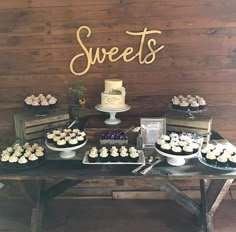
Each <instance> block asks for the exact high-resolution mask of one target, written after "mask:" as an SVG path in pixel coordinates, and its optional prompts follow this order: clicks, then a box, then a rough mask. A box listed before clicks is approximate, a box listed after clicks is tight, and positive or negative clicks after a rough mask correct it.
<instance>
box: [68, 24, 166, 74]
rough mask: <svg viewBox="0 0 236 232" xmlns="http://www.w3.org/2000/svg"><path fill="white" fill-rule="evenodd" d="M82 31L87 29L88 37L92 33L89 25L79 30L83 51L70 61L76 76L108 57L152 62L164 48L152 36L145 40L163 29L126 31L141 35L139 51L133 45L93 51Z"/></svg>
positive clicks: (131, 34)
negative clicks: (145, 48) (146, 50)
mask: <svg viewBox="0 0 236 232" xmlns="http://www.w3.org/2000/svg"><path fill="white" fill-rule="evenodd" d="M82 31H85V32H86V33H87V35H86V36H87V38H89V37H90V35H91V29H90V28H89V27H87V26H81V27H80V28H79V29H78V30H77V33H76V36H77V40H78V43H79V45H80V47H81V48H82V50H83V52H81V53H79V54H77V55H75V56H74V57H73V59H72V60H71V62H70V70H71V72H72V73H73V74H74V75H76V76H82V75H84V74H86V73H87V72H88V71H89V69H90V68H91V66H92V65H94V64H96V62H97V63H100V64H101V63H103V62H104V61H105V60H106V59H108V60H109V61H110V62H116V61H118V60H120V59H123V60H124V62H131V61H132V60H134V59H136V58H137V59H138V61H139V63H140V64H151V63H153V62H154V61H155V59H156V54H157V53H158V52H159V51H160V50H161V49H163V48H164V45H162V46H157V41H156V40H155V39H153V38H150V39H148V40H147V41H146V40H145V37H146V35H151V34H161V31H158V30H150V31H149V30H147V28H144V30H143V31H140V32H131V31H126V34H128V35H130V36H140V44H139V49H138V51H135V49H134V48H133V47H127V48H125V49H123V50H121V49H119V48H118V47H112V48H110V49H106V48H99V47H98V48H96V50H95V51H93V49H94V48H87V47H86V46H85V44H84V43H83V41H82V40H81V32H82ZM145 42H146V44H147V48H148V50H149V52H148V53H147V54H146V55H145V56H143V47H144V43H145ZM81 59H84V61H85V67H83V68H82V69H81V67H80V65H79V64H81V63H84V62H82V60H81ZM76 63H77V65H76Z"/></svg>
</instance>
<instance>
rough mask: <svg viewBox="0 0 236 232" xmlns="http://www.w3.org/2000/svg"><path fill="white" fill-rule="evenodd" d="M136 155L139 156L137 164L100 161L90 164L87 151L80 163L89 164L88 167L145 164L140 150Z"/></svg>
mask: <svg viewBox="0 0 236 232" xmlns="http://www.w3.org/2000/svg"><path fill="white" fill-rule="evenodd" d="M138 154H139V159H138V162H120V161H118V162H110V161H109V162H100V161H97V162H94V163H91V162H89V160H88V151H87V152H86V153H85V155H84V158H83V161H82V163H83V164H89V165H101V164H104V165H124V164H125V165H127V164H128V165H130V164H132V165H141V164H145V156H144V152H143V151H142V150H138Z"/></svg>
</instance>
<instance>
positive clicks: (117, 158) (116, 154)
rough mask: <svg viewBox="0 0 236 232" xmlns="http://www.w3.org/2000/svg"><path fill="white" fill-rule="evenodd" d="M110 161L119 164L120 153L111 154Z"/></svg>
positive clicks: (113, 152)
mask: <svg viewBox="0 0 236 232" xmlns="http://www.w3.org/2000/svg"><path fill="white" fill-rule="evenodd" d="M110 160H111V162H118V161H119V153H118V151H115V150H113V151H112V152H111V153H110Z"/></svg>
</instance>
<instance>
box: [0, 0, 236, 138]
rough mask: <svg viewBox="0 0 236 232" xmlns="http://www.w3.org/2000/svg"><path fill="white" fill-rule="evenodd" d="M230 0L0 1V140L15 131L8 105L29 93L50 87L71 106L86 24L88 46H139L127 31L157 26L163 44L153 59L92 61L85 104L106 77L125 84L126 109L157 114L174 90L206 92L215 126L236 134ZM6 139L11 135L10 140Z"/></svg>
mask: <svg viewBox="0 0 236 232" xmlns="http://www.w3.org/2000/svg"><path fill="white" fill-rule="evenodd" d="M235 10H236V1H235V0H228V1H225V0H199V1H195V0H182V1H179V0H170V1H165V0H146V1H143V0H88V1H82V0H70V1H68V0H50V1H48V0H11V1H0V22H1V24H0V83H1V84H0V112H1V113H0V127H1V130H0V131H1V132H0V133H1V134H2V136H1V140H0V142H3V140H6V139H7V140H8V137H7V136H6V135H8V136H13V135H14V129H13V113H14V111H15V110H16V109H18V108H22V106H23V99H24V98H25V97H26V96H27V95H29V94H39V93H41V92H42V93H52V94H54V95H55V96H57V97H58V98H59V102H60V105H61V107H64V108H67V107H68V106H67V105H68V102H69V101H68V86H70V85H71V84H72V83H73V82H74V81H75V80H76V77H75V76H73V75H72V74H71V73H70V70H69V62H70V60H71V58H72V57H73V56H74V55H75V54H77V53H79V52H80V51H81V50H80V48H79V46H78V44H77V41H76V37H75V33H76V30H77V28H78V27H79V26H81V25H87V26H89V27H91V29H92V36H91V37H90V38H89V39H87V40H86V44H87V45H88V46H91V47H97V46H100V47H112V46H119V47H121V48H124V47H126V46H128V45H131V46H134V47H136V48H138V45H139V38H133V37H132V38H131V39H129V36H128V35H126V34H125V31H126V30H129V31H142V30H143V29H144V27H147V28H148V29H159V30H161V31H162V32H163V33H162V35H161V36H157V37H158V38H159V43H160V44H164V45H165V48H164V50H162V51H161V52H160V53H159V55H158V58H157V59H156V61H155V62H154V63H153V64H151V65H140V64H139V63H138V62H137V60H136V61H134V62H131V63H124V62H123V61H119V62H116V63H113V64H111V63H109V62H105V63H104V64H100V65H98V64H96V65H95V66H93V67H92V68H91V69H90V71H89V73H88V74H86V75H85V76H83V77H82V78H81V80H82V81H83V83H84V84H85V86H86V87H87V89H88V106H89V107H90V108H93V107H94V105H95V104H97V103H99V102H100V93H101V91H102V90H103V88H104V87H103V80H104V79H105V78H111V77H119V78H122V79H123V80H124V83H125V86H126V87H127V92H128V94H127V103H128V104H130V105H131V107H132V109H131V110H130V111H129V112H127V113H126V114H127V115H145V116H160V115H162V114H163V113H165V112H166V111H167V109H168V102H169V101H170V99H171V97H172V96H173V95H177V94H198V95H200V96H203V97H205V98H206V99H207V102H208V105H209V112H210V113H211V114H212V115H213V117H214V121H213V127H214V129H216V130H218V131H219V132H221V133H222V134H223V135H224V136H225V137H226V138H227V139H229V140H230V141H231V142H236V123H235V118H236V111H235V106H236V96H235V93H236V14H235ZM8 142H9V140H8Z"/></svg>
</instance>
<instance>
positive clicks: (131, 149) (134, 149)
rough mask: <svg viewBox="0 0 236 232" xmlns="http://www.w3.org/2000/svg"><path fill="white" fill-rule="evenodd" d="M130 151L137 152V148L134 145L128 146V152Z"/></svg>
mask: <svg viewBox="0 0 236 232" xmlns="http://www.w3.org/2000/svg"><path fill="white" fill-rule="evenodd" d="M131 152H137V149H136V148H135V147H130V148H129V153H131Z"/></svg>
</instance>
